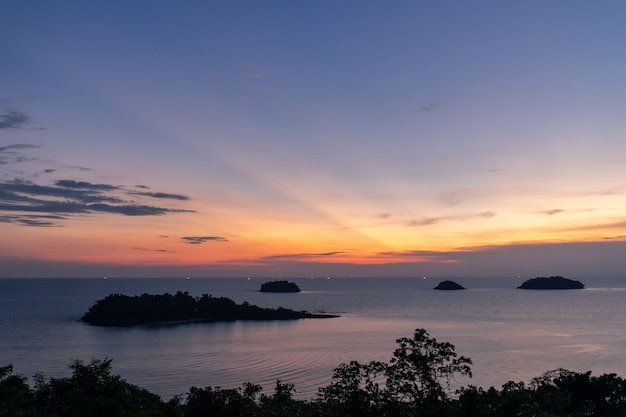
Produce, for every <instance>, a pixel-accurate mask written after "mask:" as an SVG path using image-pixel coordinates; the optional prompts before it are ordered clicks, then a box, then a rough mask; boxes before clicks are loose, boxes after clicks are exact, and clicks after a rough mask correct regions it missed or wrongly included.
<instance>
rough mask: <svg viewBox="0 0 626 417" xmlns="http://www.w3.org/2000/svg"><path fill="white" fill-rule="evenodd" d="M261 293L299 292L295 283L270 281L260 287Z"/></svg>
mask: <svg viewBox="0 0 626 417" xmlns="http://www.w3.org/2000/svg"><path fill="white" fill-rule="evenodd" d="M261 292H300V288H299V287H298V286H297V285H296V284H295V282H289V281H272V282H266V283H265V284H263V285H261Z"/></svg>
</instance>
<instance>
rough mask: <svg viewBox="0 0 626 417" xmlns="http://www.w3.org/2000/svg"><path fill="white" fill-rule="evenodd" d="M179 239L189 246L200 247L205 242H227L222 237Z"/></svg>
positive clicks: (185, 237)
mask: <svg viewBox="0 0 626 417" xmlns="http://www.w3.org/2000/svg"><path fill="white" fill-rule="evenodd" d="M181 239H182V240H184V241H185V243H187V244H189V245H201V244H202V243H206V242H228V239H226V238H225V237H222V236H183V237H181Z"/></svg>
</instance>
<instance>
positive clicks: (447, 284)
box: [433, 280, 465, 291]
mask: <svg viewBox="0 0 626 417" xmlns="http://www.w3.org/2000/svg"><path fill="white" fill-rule="evenodd" d="M464 289H465V287H464V286H462V285H460V284H457V283H456V282H454V281H450V280H446V281H441V282H440V283H439V285H437V286H436V287H435V288H433V290H444V291H454V290H464Z"/></svg>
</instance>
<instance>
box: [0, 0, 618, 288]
mask: <svg viewBox="0 0 626 417" xmlns="http://www.w3.org/2000/svg"><path fill="white" fill-rule="evenodd" d="M625 22H626V2H624V1H622V0H613V1H611V0H607V1H602V2H592V1H588V0H585V1H579V0H556V1H546V0H540V1H539V0H537V1H535V0H530V1H499V0H498V1H495V0H494V1H460V0H459V1H392V2H378V1H363V0H359V1H206V2H205V1H100V2H94V1H89V2H86V1H78V0H76V1H9V2H4V3H3V5H2V12H1V13H0V51H1V58H0V277H100V276H119V277H133V276H147V277H153V276H159V277H160V276H164V277H178V276H181V277H184V276H194V277H213V276H215V277H227V276H233V277H250V276H252V277H278V276H282V277H295V276H333V277H334V276H381V277H384V276H517V275H520V276H528V277H533V276H549V275H565V276H568V277H586V276H596V275H597V276H621V275H624V274H626V24H625Z"/></svg>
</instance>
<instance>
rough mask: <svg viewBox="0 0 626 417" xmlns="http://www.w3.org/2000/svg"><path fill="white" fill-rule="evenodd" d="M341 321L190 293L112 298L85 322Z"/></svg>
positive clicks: (95, 307) (89, 313)
mask: <svg viewBox="0 0 626 417" xmlns="http://www.w3.org/2000/svg"><path fill="white" fill-rule="evenodd" d="M332 317H338V316H334V315H329V314H312V313H308V312H306V311H295V310H290V309H286V308H282V307H278V308H261V307H258V306H256V305H253V304H249V303H247V302H243V303H242V304H237V303H235V302H234V301H233V300H231V299H230V298H226V297H213V296H211V295H207V294H203V295H202V297H199V298H195V297H192V296H191V295H189V293H187V292H180V291H178V292H177V293H176V294H174V295H171V294H168V293H165V294H162V295H154V294H142V295H135V296H128V295H123V294H111V295H108V296H107V297H105V298H103V299H102V300H99V301H97V302H96V303H95V304H94V305H93V306H91V307H90V308H89V311H87V313H85V315H83V317H82V318H81V321H83V322H85V323H88V324H91V325H94V326H118V327H119V326H135V325H155V324H180V323H195V322H222V321H236V320H296V319H310V318H332Z"/></svg>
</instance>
